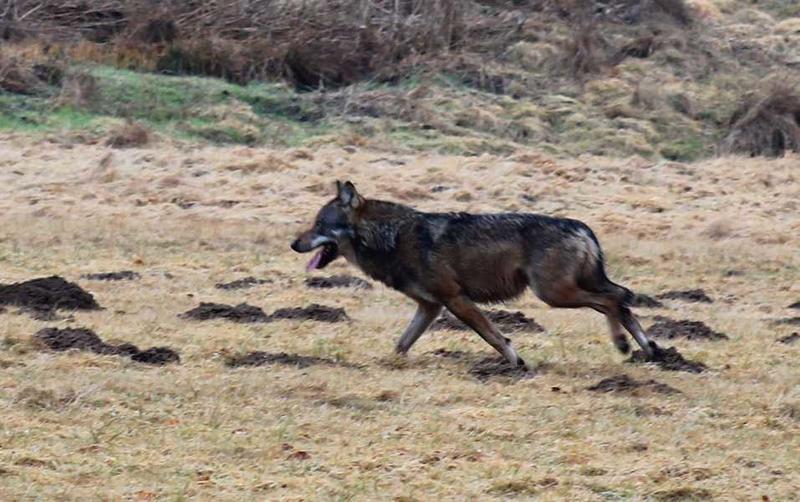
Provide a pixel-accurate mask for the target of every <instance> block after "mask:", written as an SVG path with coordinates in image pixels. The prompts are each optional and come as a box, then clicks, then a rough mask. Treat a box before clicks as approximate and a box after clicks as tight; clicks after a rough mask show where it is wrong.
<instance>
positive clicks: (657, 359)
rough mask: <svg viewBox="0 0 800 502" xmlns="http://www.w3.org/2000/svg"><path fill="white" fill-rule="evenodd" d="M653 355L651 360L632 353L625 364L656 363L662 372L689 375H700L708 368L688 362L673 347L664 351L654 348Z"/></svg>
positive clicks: (641, 353)
mask: <svg viewBox="0 0 800 502" xmlns="http://www.w3.org/2000/svg"><path fill="white" fill-rule="evenodd" d="M654 348H655V355H654V356H653V358H652V359H651V358H648V357H647V356H646V355H645V353H644V352H643V351H641V350H637V351H634V353H633V354H631V357H630V359H628V360H627V361H626V362H628V363H656V364H658V366H659V368H661V369H662V370H667V371H687V372H689V373H702V372H703V371H705V370H707V369H708V367H707V366H706V365H705V364H703V363H701V362H698V361H690V360H688V359H684V357H683V356H682V355H681V353H680V352H678V349H676V348H675V347H669V348H666V349H662V348H661V347H658V346H655V344H654Z"/></svg>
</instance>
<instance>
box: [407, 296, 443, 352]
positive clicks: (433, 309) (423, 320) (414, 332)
mask: <svg viewBox="0 0 800 502" xmlns="http://www.w3.org/2000/svg"><path fill="white" fill-rule="evenodd" d="M417 303H418V307H417V313H416V314H414V319H412V320H411V324H409V325H408V327H407V328H406V330H405V331H404V332H403V334H402V335H401V336H400V339H399V340H398V341H397V346H396V347H395V352H397V353H398V354H405V353H406V352H408V349H410V348H411V346H412V345H414V342H416V341H417V340H418V339H419V337H420V336H422V333H424V332H425V330H426V329H428V326H430V325H431V323H432V322H433V321H434V320H435V319H436V318H437V317H439V314H440V313H441V312H442V306H441V305H439V304H437V303H430V302H426V301H417Z"/></svg>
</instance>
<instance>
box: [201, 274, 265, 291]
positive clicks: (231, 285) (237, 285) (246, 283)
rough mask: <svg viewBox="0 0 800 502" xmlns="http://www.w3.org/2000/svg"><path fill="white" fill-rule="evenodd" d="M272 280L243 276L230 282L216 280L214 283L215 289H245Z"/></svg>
mask: <svg viewBox="0 0 800 502" xmlns="http://www.w3.org/2000/svg"><path fill="white" fill-rule="evenodd" d="M270 282H272V281H270V280H269V279H257V278H255V277H253V276H249V277H245V278H243V279H236V280H235V281H231V282H218V283H217V284H215V285H214V287H215V288H217V289H226V290H231V289H246V288H252V287H253V286H258V285H260V284H268V283H270Z"/></svg>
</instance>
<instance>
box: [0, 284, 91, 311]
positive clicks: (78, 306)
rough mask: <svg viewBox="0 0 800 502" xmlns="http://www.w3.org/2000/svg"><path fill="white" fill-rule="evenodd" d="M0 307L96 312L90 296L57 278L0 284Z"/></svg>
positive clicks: (75, 286)
mask: <svg viewBox="0 0 800 502" xmlns="http://www.w3.org/2000/svg"><path fill="white" fill-rule="evenodd" d="M0 305H14V306H17V307H24V308H27V309H31V310H33V311H40V312H48V311H54V310H58V309H64V310H99V309H100V305H99V304H98V303H97V301H95V299H94V296H92V294H91V293H89V292H87V291H85V290H84V289H83V288H81V287H80V286H78V285H77V284H75V283H73V282H69V281H67V280H65V279H64V278H62V277H58V276H52V277H43V278H41V279H32V280H29V281H24V282H18V283H14V284H9V285H0Z"/></svg>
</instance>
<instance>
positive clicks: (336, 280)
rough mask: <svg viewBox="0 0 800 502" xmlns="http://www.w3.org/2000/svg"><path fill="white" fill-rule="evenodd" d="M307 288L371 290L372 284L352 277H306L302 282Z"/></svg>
mask: <svg viewBox="0 0 800 502" xmlns="http://www.w3.org/2000/svg"><path fill="white" fill-rule="evenodd" d="M304 282H305V284H306V286H308V287H309V288H317V289H330V288H354V289H372V284H370V283H369V282H367V281H365V280H364V279H361V278H360V277H354V276H352V275H332V276H330V277H308V278H306V280H305V281H304Z"/></svg>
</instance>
